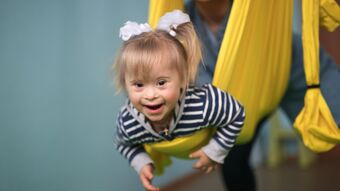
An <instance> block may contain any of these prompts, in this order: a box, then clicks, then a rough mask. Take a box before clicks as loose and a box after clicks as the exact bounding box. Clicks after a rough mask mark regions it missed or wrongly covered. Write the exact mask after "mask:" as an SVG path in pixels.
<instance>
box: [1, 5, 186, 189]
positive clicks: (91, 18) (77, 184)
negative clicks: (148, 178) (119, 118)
mask: <svg viewBox="0 0 340 191" xmlns="http://www.w3.org/2000/svg"><path fill="white" fill-rule="evenodd" d="M147 10H148V1H140V0H129V1H124V0H119V1H118V0H115V1H113V0H96V1H94V0H58V1H55V0H29V1H24V0H1V1H0V190H1V191H68V190H69V191H93V190H100V191H112V190H128V191H130V190H131V191H132V190H142V187H141V184H140V182H139V178H138V176H137V174H136V173H135V172H134V171H133V170H132V169H131V168H130V167H129V165H128V163H127V161H126V160H124V159H123V158H122V157H121V156H120V155H119V154H118V152H116V150H115V149H114V146H113V143H112V135H113V131H114V126H115V117H116V114H117V111H118V110H119V107H120V106H121V105H122V103H123V100H124V99H125V98H124V95H122V94H119V95H116V94H115V90H114V85H113V83H112V76H113V75H112V73H111V65H112V62H113V60H114V56H115V54H116V51H117V50H118V48H119V47H120V45H121V40H120V39H119V38H118V32H119V27H120V26H122V24H123V23H124V22H126V21H127V20H133V21H137V22H146V18H147ZM187 163H188V162H176V165H174V166H173V167H171V168H170V169H169V170H168V171H167V176H166V177H161V178H156V180H155V184H158V185H162V184H166V183H167V182H169V181H171V180H172V179H174V177H176V176H180V175H181V174H184V173H186V172H187V171H190V169H191V165H187Z"/></svg>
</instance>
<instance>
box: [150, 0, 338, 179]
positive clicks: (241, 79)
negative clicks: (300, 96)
mask: <svg viewBox="0 0 340 191" xmlns="http://www.w3.org/2000/svg"><path fill="white" fill-rule="evenodd" d="M304 2H307V1H304ZM292 3H293V2H292V1H270V0H267V1H266V0H235V1H234V3H233V8H232V10H231V13H230V16H229V23H228V27H227V28H226V31H225V35H224V39H223V42H222V44H221V48H220V53H219V56H218V60H217V63H216V69H215V73H214V79H213V84H214V85H215V86H217V87H219V88H221V89H223V90H226V91H228V92H230V93H231V94H232V95H234V96H235V97H236V98H237V99H238V100H240V102H241V103H242V104H243V105H244V106H245V109H246V113H247V117H246V121H245V125H244V127H243V130H242V132H241V134H240V136H239V138H238V140H237V142H238V143H239V144H241V143H246V142H248V141H249V140H250V139H251V138H252V136H253V134H254V130H255V128H256V125H257V123H258V122H259V120H260V119H261V118H262V117H264V116H266V115H267V114H269V113H270V112H272V111H273V110H274V109H275V108H276V107H277V105H278V104H279V101H280V100H281V98H282V96H283V93H284V91H285V89H286V86H287V83H288V77H289V72H290V64H291V47H292V46H291V39H292V28H291V26H292V10H293V4H292ZM321 3H322V4H323V6H322V8H323V9H322V10H320V16H321V18H322V20H321V22H322V23H323V24H324V25H326V26H328V28H329V29H334V28H336V26H337V24H336V23H339V11H338V7H336V4H335V6H334V3H333V2H332V1H331V0H324V1H321ZM183 4H184V3H183V0H150V5H149V21H148V22H149V24H150V25H151V26H153V27H154V26H155V25H156V24H157V21H158V19H159V17H160V16H162V15H163V14H164V13H166V12H168V11H171V10H173V9H183V7H184V6H183ZM304 7H305V6H304ZM307 9H309V8H307ZM314 16H315V15H313V16H311V17H313V18H314ZM317 18H318V17H317ZM316 20H317V19H316ZM304 28H305V27H304ZM308 30H310V29H306V28H305V29H304V31H308ZM306 46H307V47H308V46H312V45H306V42H305V41H304V48H305V47H306ZM314 48H315V47H314ZM317 48H318V47H317ZM315 50H316V49H315ZM316 52H317V51H312V52H311V54H317V55H318V52H317V53H316ZM305 60H306V58H305ZM307 60H308V59H307ZM312 63H314V64H315V62H311V64H312ZM305 65H306V66H307V64H306V63H305ZM311 67H314V66H311ZM313 71H314V73H315V72H318V71H319V70H318V67H317V68H315V69H314V70H313ZM310 73H311V71H309V70H306V78H307V84H308V85H310V84H314V83H318V78H317V81H313V80H309V77H308V76H309V75H310ZM313 91H318V90H316V89H312V90H309V91H308V92H307V95H306V101H305V105H306V106H307V105H315V104H313V103H310V102H315V99H314V98H312V99H308V97H309V96H308V94H310V92H313ZM319 95H320V93H319ZM307 102H308V103H307ZM321 102H322V101H321ZM323 102H324V101H323ZM321 106H322V108H321V110H322V111H325V112H326V114H325V116H331V114H330V113H329V109H328V107H327V105H326V104H325V103H324V104H322V105H321ZM312 107H313V108H312V109H308V108H307V109H306V108H304V109H303V111H302V112H301V113H300V115H299V117H298V119H297V120H296V122H295V124H294V126H295V127H297V129H300V127H303V128H304V127H305V126H306V125H304V124H306V122H304V121H305V120H306V121H307V123H309V122H311V120H308V119H307V118H309V119H314V118H315V117H316V116H315V115H316V114H313V115H310V114H308V113H311V112H310V110H313V112H314V111H315V107H314V106H312ZM321 110H319V111H321ZM327 111H328V112H327ZM302 113H304V114H302ZM306 113H307V114H306ZM314 113H315V112H314ZM302 115H303V117H301V116H302ZM319 115H320V113H319ZM326 118H327V119H326V120H318V122H319V124H321V125H324V124H325V123H326V122H329V121H332V120H330V118H329V117H326ZM318 119H319V117H318ZM308 121H309V122H308ZM329 123H330V124H331V126H333V127H332V128H326V130H323V129H321V128H320V129H319V128H311V130H308V132H307V131H306V130H299V132H300V133H301V135H302V137H303V139H304V142H305V144H306V141H305V140H309V143H310V144H309V145H314V146H315V144H313V143H312V142H313V141H315V140H317V141H319V142H323V141H324V140H325V139H327V140H328V141H331V146H334V144H335V143H338V141H339V139H338V138H337V134H336V133H338V130H337V129H334V121H332V122H329ZM301 124H302V125H301ZM315 127H316V126H315ZM330 129H332V130H330ZM212 131H213V129H212V128H209V129H204V130H202V131H200V132H197V133H196V134H194V135H192V136H189V137H181V138H176V139H175V140H173V141H163V142H160V143H153V144H147V145H145V148H146V150H147V152H148V153H149V154H150V156H151V158H152V159H153V160H154V162H155V166H156V174H160V173H162V172H163V170H164V168H163V167H164V166H166V165H169V164H170V163H171V162H170V158H169V156H177V157H180V158H187V157H188V155H189V154H190V153H191V152H192V151H193V150H194V149H195V148H199V147H201V146H203V145H204V144H206V143H207V142H208V140H209V139H210V138H211V135H212ZM330 131H332V133H331V134H332V135H334V136H329V132H330ZM311 136H314V138H312V140H310V138H309V137H311ZM315 137H317V138H315ZM320 140H321V141H320ZM307 142H308V141H307ZM317 144H318V143H316V145H317ZM306 145H307V146H308V143H307V144H306ZM331 146H329V145H328V143H327V144H323V145H321V146H319V148H317V149H315V147H313V146H311V147H310V148H311V149H312V150H317V151H321V150H327V149H329V148H330V147H331ZM183 147H184V148H186V149H187V150H180V151H179V150H177V148H183ZM326 147H327V148H326ZM325 148H326V149H325ZM179 155H180V156H179Z"/></svg>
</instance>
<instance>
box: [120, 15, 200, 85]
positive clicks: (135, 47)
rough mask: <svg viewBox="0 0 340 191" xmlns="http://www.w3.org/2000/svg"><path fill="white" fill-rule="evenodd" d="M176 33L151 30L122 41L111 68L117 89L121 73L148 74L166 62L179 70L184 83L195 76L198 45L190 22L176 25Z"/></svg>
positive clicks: (123, 83) (123, 81)
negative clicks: (174, 34)
mask: <svg viewBox="0 0 340 191" xmlns="http://www.w3.org/2000/svg"><path fill="white" fill-rule="evenodd" d="M173 30H174V31H175V32H176V36H175V37H174V36H171V35H170V34H169V33H168V32H166V31H161V30H157V31H151V32H145V33H142V34H140V35H137V36H134V37H132V38H130V39H129V40H127V41H125V42H124V44H123V47H122V48H121V50H120V52H119V53H118V55H117V58H116V61H115V64H114V70H115V73H116V84H117V88H118V89H119V90H120V89H124V90H125V74H126V72H127V71H129V72H133V73H134V74H135V75H136V76H140V75H143V76H142V77H145V76H147V75H148V73H149V72H148V71H149V70H150V69H151V68H152V66H153V65H154V64H163V63H170V64H173V65H174V67H175V68H176V69H177V71H178V72H179V75H180V77H181V79H180V80H181V81H183V84H184V85H185V86H189V85H190V84H193V83H194V82H195V79H196V74H197V69H198V64H199V62H200V60H201V58H202V53H201V46H200V42H199V39H198V37H197V35H196V32H195V29H194V26H193V25H192V23H191V22H187V23H183V24H181V25H178V26H177V28H176V29H173Z"/></svg>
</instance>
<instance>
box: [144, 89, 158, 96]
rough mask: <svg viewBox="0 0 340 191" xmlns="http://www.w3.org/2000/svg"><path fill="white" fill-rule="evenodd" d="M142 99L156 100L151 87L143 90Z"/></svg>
mask: <svg viewBox="0 0 340 191" xmlns="http://www.w3.org/2000/svg"><path fill="white" fill-rule="evenodd" d="M144 98H146V99H155V98H157V91H156V90H155V88H153V87H148V88H146V89H145V94H144Z"/></svg>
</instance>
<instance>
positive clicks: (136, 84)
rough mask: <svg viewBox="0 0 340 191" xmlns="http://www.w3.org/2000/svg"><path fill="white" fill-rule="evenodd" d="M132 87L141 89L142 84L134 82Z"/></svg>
mask: <svg viewBox="0 0 340 191" xmlns="http://www.w3.org/2000/svg"><path fill="white" fill-rule="evenodd" d="M133 85H134V86H136V87H137V88H142V87H143V86H144V85H143V83H141V82H135V83H133Z"/></svg>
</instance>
